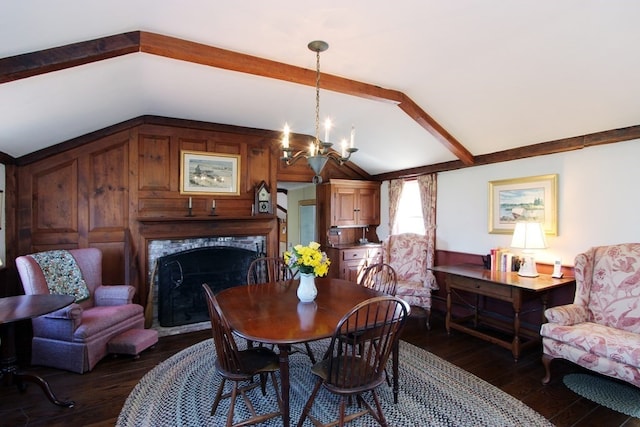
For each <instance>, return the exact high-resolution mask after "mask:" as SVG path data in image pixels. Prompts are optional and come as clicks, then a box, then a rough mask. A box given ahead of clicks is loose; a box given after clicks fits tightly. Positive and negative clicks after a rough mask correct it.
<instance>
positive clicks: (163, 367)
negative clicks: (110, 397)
mask: <svg viewBox="0 0 640 427" xmlns="http://www.w3.org/2000/svg"><path fill="white" fill-rule="evenodd" d="M239 344H240V343H239ZM327 344H328V341H326V340H324V341H319V342H313V343H310V345H311V348H312V350H313V352H314V353H315V354H322V352H323V350H324V349H326V347H327ZM214 359H215V350H214V348H213V340H211V339H208V340H205V341H202V342H200V343H198V344H195V345H193V346H191V347H189V348H186V349H184V350H182V351H181V352H179V353H177V354H175V355H174V356H172V357H170V358H169V359H167V360H166V361H164V362H162V363H160V364H159V365H157V366H156V367H155V368H153V369H152V370H151V371H149V372H148V373H147V374H146V375H145V376H144V377H143V378H142V379H141V380H140V382H139V383H138V384H137V385H136V386H135V387H134V389H133V390H132V392H131V394H130V395H129V397H128V398H127V400H126V402H125V404H124V406H123V408H122V410H121V412H120V416H119V417H118V422H117V426H120V427H124V426H189V427H192V426H219V425H224V422H225V417H226V413H227V410H228V408H229V405H228V401H229V400H228V399H226V400H224V401H223V402H221V404H220V406H219V408H218V412H217V413H216V415H215V416H214V417H212V416H211V415H210V413H209V412H210V410H211V403H212V402H213V399H214V396H215V393H216V388H217V386H218V384H219V381H220V379H219V377H218V375H217V374H216V372H215V368H214ZM289 362H290V376H291V392H290V395H291V396H290V406H291V422H292V425H295V423H297V421H298V419H299V417H300V412H301V409H302V407H303V406H304V404H305V403H306V400H307V398H308V397H309V394H310V392H311V389H312V388H313V384H314V381H315V378H314V376H313V374H311V371H310V362H309V359H308V357H307V355H306V354H304V353H293V354H292V355H291V356H290V359H289ZM267 391H268V392H267V395H266V396H262V393H261V392H260V390H259V388H256V389H254V390H252V392H251V393H252V394H251V393H250V394H251V398H252V402H253V403H254V404H255V406H256V410H257V411H258V412H261V411H262V410H263V409H266V411H270V410H272V409H274V408H276V407H277V406H276V402H275V394H274V392H273V389H272V388H271V387H268V388H267ZM377 391H378V395H379V396H380V401H381V404H382V406H383V410H384V414H385V417H386V418H387V421H388V423H389V425H390V426H414V425H420V426H427V425H429V426H479V425H482V426H552V424H551V423H549V422H548V421H547V420H546V419H545V418H544V417H543V416H542V415H540V414H538V413H537V412H535V411H534V410H532V409H531V408H529V407H528V406H526V405H525V404H523V403H522V402H520V401H519V400H517V399H516V398H514V397H512V396H511V395H509V394H507V393H505V392H503V391H502V390H500V389H498V388H497V387H494V386H493V385H491V384H489V383H487V382H486V381H484V380H482V379H480V378H478V377H476V376H474V375H472V374H470V373H468V372H466V371H464V370H462V369H459V368H457V367H456V366H454V365H452V364H451V363H449V362H447V361H445V360H443V359H441V358H439V357H438V356H435V355H433V354H431V353H429V352H427V351H425V350H422V349H421V348H418V347H415V346H413V345H411V344H408V343H406V342H404V341H401V343H400V395H399V402H398V404H397V405H394V404H393V393H392V390H391V388H390V387H388V386H387V385H386V384H383V385H381V386H380V387H378V389H377ZM253 392H255V393H253ZM368 398H369V396H368V395H366V394H365V399H368ZM337 408H338V400H337V398H336V397H335V396H334V395H332V394H330V393H328V392H326V390H321V392H320V393H319V395H318V397H317V398H316V402H315V404H314V406H313V408H312V414H314V415H315V416H316V417H318V418H319V419H320V420H321V421H323V422H326V421H329V420H330V419H335V418H337ZM246 414H247V410H246V406H245V405H244V403H243V402H242V399H238V400H237V403H236V410H235V415H236V417H235V419H234V420H235V421H237V420H240V419H241V418H245V417H246ZM270 421H271V422H267V423H265V424H263V425H267V426H280V425H282V420H281V419H280V418H275V419H273V420H270ZM307 423H308V424H307ZM305 425H311V423H310V422H309V420H307V421H306V423H305ZM350 425H354V426H370V425H371V426H376V425H378V424H377V422H376V421H375V420H374V419H373V418H371V417H370V416H365V417H362V418H360V419H359V420H356V421H354V422H353V423H351V424H350Z"/></svg>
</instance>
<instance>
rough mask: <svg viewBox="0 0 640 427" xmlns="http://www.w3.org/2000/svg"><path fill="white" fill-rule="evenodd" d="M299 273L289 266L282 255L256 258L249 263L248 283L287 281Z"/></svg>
mask: <svg viewBox="0 0 640 427" xmlns="http://www.w3.org/2000/svg"><path fill="white" fill-rule="evenodd" d="M296 274H297V271H296V272H294V271H293V270H291V268H289V266H288V265H287V264H286V263H285V262H284V259H282V258H280V257H261V258H256V259H255V260H253V262H251V264H250V265H249V270H248V271H247V284H249V285H256V284H260V283H269V282H287V281H289V280H293V279H294V278H295V276H296Z"/></svg>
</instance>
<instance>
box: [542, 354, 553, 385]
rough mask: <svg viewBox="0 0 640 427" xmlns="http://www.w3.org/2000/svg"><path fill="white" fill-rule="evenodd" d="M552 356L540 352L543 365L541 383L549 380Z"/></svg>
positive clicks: (547, 382)
mask: <svg viewBox="0 0 640 427" xmlns="http://www.w3.org/2000/svg"><path fill="white" fill-rule="evenodd" d="M553 359H554V358H553V357H552V356H549V355H548V354H544V353H543V354H542V366H544V372H545V374H544V378H542V384H544V385H547V384H549V381H551V361H552V360H553Z"/></svg>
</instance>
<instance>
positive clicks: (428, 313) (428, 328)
mask: <svg viewBox="0 0 640 427" xmlns="http://www.w3.org/2000/svg"><path fill="white" fill-rule="evenodd" d="M425 311H426V312H427V320H426V326H427V331H430V330H431V323H430V322H429V319H430V318H431V310H425Z"/></svg>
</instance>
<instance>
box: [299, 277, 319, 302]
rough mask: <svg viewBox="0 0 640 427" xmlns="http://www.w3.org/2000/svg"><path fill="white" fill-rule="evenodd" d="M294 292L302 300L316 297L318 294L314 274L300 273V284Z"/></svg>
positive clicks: (305, 300) (310, 299) (306, 300)
mask: <svg viewBox="0 0 640 427" xmlns="http://www.w3.org/2000/svg"><path fill="white" fill-rule="evenodd" d="M296 293H297V294H298V299H299V300H300V301H302V302H311V301H313V300H314V299H316V295H318V290H317V289H316V276H315V275H314V274H313V273H300V284H299V285H298V290H297V292H296Z"/></svg>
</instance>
